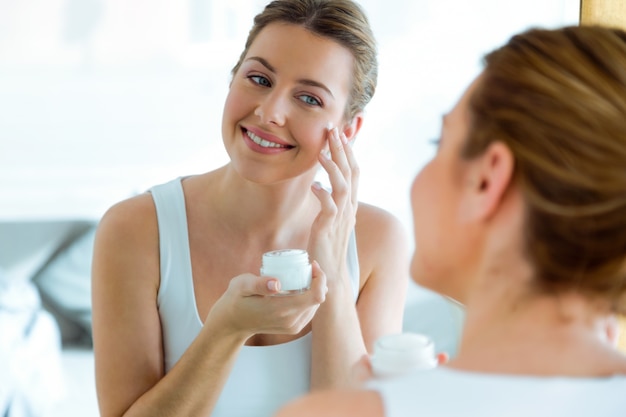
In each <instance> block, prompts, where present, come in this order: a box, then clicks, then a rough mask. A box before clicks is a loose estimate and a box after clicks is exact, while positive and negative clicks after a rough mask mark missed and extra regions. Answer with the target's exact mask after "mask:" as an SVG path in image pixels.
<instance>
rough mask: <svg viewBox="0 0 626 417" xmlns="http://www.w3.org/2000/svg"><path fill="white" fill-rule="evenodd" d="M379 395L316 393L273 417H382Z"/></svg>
mask: <svg viewBox="0 0 626 417" xmlns="http://www.w3.org/2000/svg"><path fill="white" fill-rule="evenodd" d="M384 415H385V413H384V409H383V402H382V399H381V397H380V395H379V394H378V393H376V392H374V391H366V390H333V391H317V392H314V393H312V394H309V395H306V396H304V397H301V398H299V399H297V400H295V401H292V402H291V403H289V404H287V405H286V406H285V407H283V408H282V409H281V410H280V411H279V412H278V414H276V416H275V417H318V416H325V417H346V416H359V417H383V416H384Z"/></svg>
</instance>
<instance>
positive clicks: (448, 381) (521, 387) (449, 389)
mask: <svg viewBox="0 0 626 417" xmlns="http://www.w3.org/2000/svg"><path fill="white" fill-rule="evenodd" d="M368 388H369V389H372V390H375V391H378V393H379V394H380V396H381V398H382V401H383V408H384V410H385V417H413V416H429V417H453V416H462V417H530V416H533V417H617V416H626V395H625V393H626V376H625V375H615V376H610V377H604V378H584V377H579V378H576V377H558V376H554V377H538V376H521V375H501V374H486V373H480V372H465V371H458V370H453V369H449V368H446V367H440V368H436V369H432V370H428V371H415V372H414V373H412V374H409V375H407V376H402V377H398V378H390V379H387V380H373V381H370V382H369V384H368Z"/></svg>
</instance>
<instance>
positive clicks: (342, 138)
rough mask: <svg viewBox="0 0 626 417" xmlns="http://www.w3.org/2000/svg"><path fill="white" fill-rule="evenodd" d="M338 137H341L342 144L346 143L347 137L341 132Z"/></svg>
mask: <svg viewBox="0 0 626 417" xmlns="http://www.w3.org/2000/svg"><path fill="white" fill-rule="evenodd" d="M340 138H341V142H343V144H344V145H345V144H346V143H348V138H347V137H346V135H344V134H343V133H342V134H341V136H340Z"/></svg>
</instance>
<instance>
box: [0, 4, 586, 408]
mask: <svg viewBox="0 0 626 417" xmlns="http://www.w3.org/2000/svg"><path fill="white" fill-rule="evenodd" d="M265 3H266V1H265V0H228V1H225V0H221V1H218V0H186V1H183V0H177V1H175V0H152V1H148V0H0V334H2V335H3V336H2V339H0V415H6V416H9V417H10V416H11V415H13V414H9V411H5V410H18V409H20V410H22V411H23V414H15V415H24V416H41V415H46V416H65V417H68V416H70V417H71V416H82V417H89V416H97V408H96V402H95V388H94V386H95V384H94V381H93V352H92V350H91V348H90V330H91V329H90V317H91V316H90V300H89V297H90V286H89V267H90V256H91V244H92V238H93V229H94V227H95V224H97V222H98V220H99V218H100V216H102V214H103V213H104V211H105V210H106V209H107V208H108V207H109V206H110V205H112V204H114V203H115V202H117V201H119V200H121V199H124V198H126V197H129V196H131V195H133V194H136V193H139V192H143V191H144V190H146V189H147V188H148V187H150V186H152V185H154V184H157V183H160V182H165V181H167V180H169V179H171V178H174V177H177V176H181V175H190V174H194V173H200V172H204V171H207V170H211V169H214V168H217V167H219V166H221V165H223V164H224V163H226V162H227V156H226V153H225V151H224V150H223V146H222V140H221V136H220V132H221V126H220V122H221V113H222V105H223V102H224V99H225V97H226V92H227V87H228V82H229V80H230V70H231V68H232V66H233V65H234V64H235V63H236V60H237V58H238V56H239V54H240V52H241V50H242V48H243V45H244V42H245V39H246V37H247V34H248V30H249V29H250V26H251V24H252V18H253V16H254V15H255V14H257V13H258V12H260V11H261V9H262V7H263V6H264V5H265ZM360 3H361V4H362V5H363V7H364V8H365V10H366V11H367V13H368V15H369V17H370V20H371V23H372V26H373V28H374V33H375V35H376V37H377V39H378V43H379V61H380V76H379V83H378V89H377V92H376V95H375V96H374V98H373V100H372V102H371V103H370V105H369V106H368V108H367V110H366V119H365V124H364V127H363V129H362V132H361V134H360V135H359V138H358V140H357V143H356V145H355V147H354V150H355V152H356V155H357V158H358V160H359V164H360V166H361V172H362V177H361V183H360V189H359V196H360V198H361V200H363V201H366V202H368V203H371V204H375V205H378V206H381V207H383V208H385V209H387V210H388V211H390V212H392V213H393V214H395V215H396V216H398V217H399V218H400V220H401V221H402V222H403V223H404V224H405V225H406V228H407V236H408V237H410V236H411V230H412V223H411V214H410V213H411V212H410V206H409V187H410V183H411V181H412V179H413V177H414V175H415V174H416V173H417V171H418V170H419V169H420V168H421V166H422V165H423V164H424V163H425V162H426V161H427V160H428V159H429V158H430V157H431V156H432V155H433V153H434V151H435V149H434V147H433V145H431V144H430V141H431V140H432V139H433V138H436V137H437V136H438V135H439V127H440V126H439V124H440V118H441V115H442V114H443V113H445V112H447V111H448V110H449V109H450V108H451V107H452V106H453V105H454V103H455V101H456V100H457V98H458V97H459V96H460V94H461V93H462V91H463V89H464V88H465V87H466V86H467V84H468V83H469V82H470V81H471V80H472V79H473V78H474V77H475V76H476V75H477V74H478V73H479V72H480V69H481V58H482V56H483V55H484V54H485V53H486V52H488V51H489V50H490V49H492V48H494V47H496V46H498V45H500V44H502V43H503V42H505V41H506V40H507V39H508V38H509V37H510V36H511V35H512V34H514V33H516V32H518V31H521V30H524V29H527V28H529V27H534V26H540V27H557V26H562V25H569V24H577V23H578V19H579V8H580V6H579V0H506V1H502V0H473V1H466V0H445V1H441V0H386V1H380V0H362V1H360ZM321 179H322V180H324V178H321ZM409 244H410V245H412V241H410V242H409ZM33 317H35V318H37V320H34V319H33ZM405 322H406V324H405V328H406V330H407V331H418V332H423V333H427V334H429V335H430V336H431V337H433V338H434V339H435V341H436V344H437V346H438V349H439V350H443V351H447V352H449V353H450V354H452V355H454V352H455V349H456V341H457V337H458V334H459V331H460V327H461V325H462V309H461V308H460V307H458V306H456V305H454V304H453V303H450V302H448V301H447V300H444V299H442V298H441V297H438V296H436V295H434V294H431V293H429V292H428V291H426V290H424V289H421V288H418V287H416V286H414V285H412V287H411V291H410V293H409V299H408V300H407V313H406V320H405ZM33 323H36V324H37V326H33V325H32V324H33ZM26 324H29V326H30V327H27V326H26ZM26 328H27V330H28V332H25V330H24V329H26ZM55 349H56V350H55ZM51 387H52V388H54V389H52V390H51ZM24 410H25V411H24ZM13 412H15V413H17V411H13Z"/></svg>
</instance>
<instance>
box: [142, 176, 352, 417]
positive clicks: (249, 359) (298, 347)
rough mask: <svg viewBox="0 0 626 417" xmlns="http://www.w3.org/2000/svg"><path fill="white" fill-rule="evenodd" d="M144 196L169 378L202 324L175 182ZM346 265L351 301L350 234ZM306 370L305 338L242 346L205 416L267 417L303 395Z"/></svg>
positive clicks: (308, 352) (307, 351)
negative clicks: (155, 248) (152, 220)
mask: <svg viewBox="0 0 626 417" xmlns="http://www.w3.org/2000/svg"><path fill="white" fill-rule="evenodd" d="M150 192H151V194H152V198H153V199H154V203H155V207H156V213H157V221H158V226H159V250H160V269H161V280H160V286H159V291H158V299H157V302H158V308H159V316H160V319H161V327H162V331H163V349H164V355H165V371H166V372H169V370H170V369H172V367H173V366H174V364H175V363H176V362H177V361H178V360H179V359H180V357H181V356H182V354H183V353H184V352H185V351H186V350H187V348H188V347H189V345H190V344H191V342H192V341H193V340H194V339H195V338H196V336H197V335H198V333H199V332H200V329H201V328H202V323H203V321H202V320H201V319H200V316H199V314H198V310H197V307H196V299H195V294H194V287H193V279H192V273H191V256H190V251H189V236H188V228H187V215H186V210H185V198H184V194H183V187H182V184H181V178H177V179H175V180H172V181H170V182H167V183H165V184H161V185H157V186H155V187H152V188H151V189H150ZM347 259H348V271H349V274H350V280H351V282H352V288H353V290H354V299H355V301H356V299H357V297H358V292H359V263H358V257H357V250H356V240H355V237H354V233H352V236H351V238H350V243H349V246H348V256H347ZM310 367H311V334H310V333H308V334H306V335H305V336H303V337H300V338H298V339H296V340H293V341H291V342H288V343H283V344H279V345H272V346H243V348H242V349H241V351H240V353H239V356H238V357H237V360H236V362H235V364H234V366H233V369H232V371H231V373H230V375H229V377H228V380H227V381H226V384H225V385H224V389H223V390H222V393H221V394H220V398H219V400H218V402H217V404H216V406H215V409H214V411H213V413H212V414H211V416H212V417H222V416H228V417H247V416H250V417H252V416H254V417H262V416H271V415H273V414H274V412H275V411H276V410H277V409H278V408H280V406H281V405H284V404H285V402H287V401H289V400H291V399H294V398H296V397H298V396H301V395H303V394H305V393H307V392H308V391H309V386H310V376H311V369H310Z"/></svg>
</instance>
